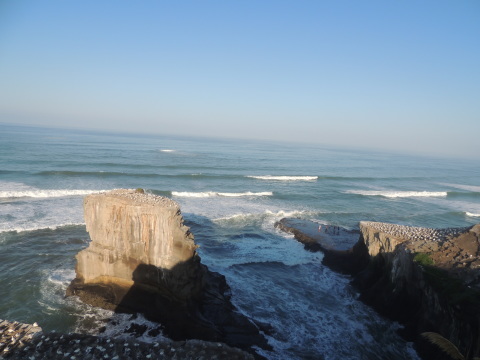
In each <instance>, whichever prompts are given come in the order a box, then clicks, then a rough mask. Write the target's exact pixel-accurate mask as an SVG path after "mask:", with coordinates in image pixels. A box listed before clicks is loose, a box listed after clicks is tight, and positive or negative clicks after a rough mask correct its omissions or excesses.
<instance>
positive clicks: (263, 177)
mask: <svg viewBox="0 0 480 360" xmlns="http://www.w3.org/2000/svg"><path fill="white" fill-rule="evenodd" d="M246 177H247V178H252V179H258V180H274V181H315V180H317V179H318V176H289V175H281V176H280V175H279V176H276V175H247V176H246Z"/></svg>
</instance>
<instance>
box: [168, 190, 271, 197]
mask: <svg viewBox="0 0 480 360" xmlns="http://www.w3.org/2000/svg"><path fill="white" fill-rule="evenodd" d="M272 195H273V193H272V192H271V191H263V192H256V193H255V192H251V191H247V192H243V193H224V192H214V191H206V192H187V191H185V192H182V191H172V196H178V197H194V198H195V197H196V198H206V197H213V196H224V197H242V196H272Z"/></svg>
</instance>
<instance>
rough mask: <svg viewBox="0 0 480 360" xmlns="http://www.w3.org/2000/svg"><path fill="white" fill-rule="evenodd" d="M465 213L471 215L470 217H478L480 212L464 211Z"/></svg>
mask: <svg viewBox="0 0 480 360" xmlns="http://www.w3.org/2000/svg"><path fill="white" fill-rule="evenodd" d="M465 215H467V216H472V217H480V214H476V213H471V212H468V211H465Z"/></svg>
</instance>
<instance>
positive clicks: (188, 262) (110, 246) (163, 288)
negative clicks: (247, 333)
mask: <svg viewBox="0 0 480 360" xmlns="http://www.w3.org/2000/svg"><path fill="white" fill-rule="evenodd" d="M84 212H85V224H86V227H87V231H88V233H89V234H90V238H91V239H92V242H91V244H90V246H89V247H88V248H87V249H85V250H83V251H81V252H79V253H78V254H77V266H76V273H77V283H78V284H79V283H81V284H82V285H84V286H87V285H89V284H91V285H101V284H104V285H106V286H109V287H110V288H113V287H115V288H116V291H115V294H117V293H118V295H119V296H121V294H120V293H121V289H122V288H124V289H125V290H128V289H129V288H130V287H131V286H132V285H133V284H134V282H136V283H137V285H138V286H140V287H144V288H147V287H154V288H155V291H157V292H162V295H163V296H164V297H167V298H170V299H171V300H172V301H177V302H180V301H183V302H185V301H188V299H190V298H192V297H195V296H197V295H198V294H199V292H200V291H201V289H202V287H203V281H204V278H203V276H204V272H205V270H204V268H203V267H202V266H201V264H200V258H199V257H198V255H197V253H196V249H197V245H196V244H195V242H194V239H193V235H192V234H191V233H190V231H189V229H188V227H186V226H185V225H183V218H182V215H181V212H180V207H179V206H178V204H177V203H176V202H174V201H173V200H170V199H168V198H165V197H162V196H155V195H153V194H145V193H142V192H140V191H136V190H113V191H110V192H106V193H100V194H92V195H89V196H87V197H85V200H84ZM103 307H108V303H105V304H104V306H103Z"/></svg>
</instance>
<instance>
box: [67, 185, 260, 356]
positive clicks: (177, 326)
mask: <svg viewBox="0 0 480 360" xmlns="http://www.w3.org/2000/svg"><path fill="white" fill-rule="evenodd" d="M84 212H85V223H86V227H87V231H88V232H89V234H90V238H91V240H92V241H91V243H90V245H89V246H88V248H86V249H85V250H82V251H81V252H79V253H78V254H77V266H76V278H75V279H74V280H73V281H72V283H71V284H70V286H69V288H68V289H67V295H76V296H79V298H80V299H81V300H82V301H84V302H86V303H88V304H90V305H94V306H98V307H102V308H105V309H109V310H114V311H116V312H126V313H137V312H138V313H143V314H144V315H145V316H146V317H147V318H148V319H149V320H152V321H156V322H159V323H160V324H161V325H162V326H163V327H164V333H165V334H166V335H167V336H168V337H170V338H171V339H173V340H186V339H202V340H207V341H222V342H225V343H227V344H229V345H231V346H235V347H240V348H243V349H247V350H248V351H251V352H252V353H254V350H253V348H252V346H260V347H264V348H269V346H268V344H267V341H266V340H265V338H264V337H263V335H261V334H260V331H259V328H258V327H257V325H256V324H254V323H253V321H252V320H251V319H248V318H246V317H245V316H243V315H241V314H240V313H239V312H238V311H237V310H236V309H235V307H234V306H233V305H232V303H231V302H230V288H229V287H228V285H227V283H226V280H225V277H224V276H222V275H220V274H218V273H214V272H211V271H209V270H208V268H207V267H206V266H205V265H203V264H201V262H200V257H199V256H198V254H197V252H196V249H197V247H198V246H197V245H196V244H195V242H194V237H193V234H192V233H191V232H190V229H189V228H188V227H187V226H185V225H184V223H183V217H182V214H181V212H180V207H179V206H178V204H177V203H176V202H174V201H173V200H171V199H168V198H165V197H162V196H156V195H153V194H146V193H144V192H143V190H141V189H140V190H125V189H120V190H113V191H109V192H105V193H100V194H92V195H88V196H86V197H85V199H84Z"/></svg>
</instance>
